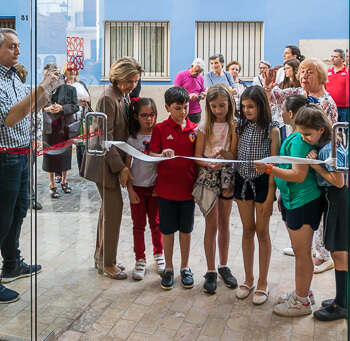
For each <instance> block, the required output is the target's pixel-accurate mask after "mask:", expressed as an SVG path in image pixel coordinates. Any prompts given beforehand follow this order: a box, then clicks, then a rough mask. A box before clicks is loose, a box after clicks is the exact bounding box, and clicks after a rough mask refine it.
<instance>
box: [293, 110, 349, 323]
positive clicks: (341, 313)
mask: <svg viewBox="0 0 350 341" xmlns="http://www.w3.org/2000/svg"><path fill="white" fill-rule="evenodd" d="M295 123H296V125H297V129H298V131H299V132H300V133H301V135H302V136H303V139H304V141H306V142H307V143H308V144H310V145H314V146H317V151H318V152H317V151H316V150H312V151H311V152H310V153H309V154H308V158H310V159H317V157H318V159H320V160H323V161H324V160H326V159H327V158H328V157H329V156H330V154H331V149H332V145H331V142H330V140H331V124H330V122H329V120H328V118H327V116H326V114H325V112H324V111H323V110H322V108H320V107H319V106H316V105H310V106H309V107H306V108H305V109H304V110H303V111H302V113H301V114H300V115H299V113H298V115H297V118H296V120H295ZM346 161H347V160H346V154H345V151H344V149H343V147H342V146H338V148H337V163H338V166H340V167H346V166H347V162H346ZM311 167H312V168H313V169H314V170H315V171H316V172H317V173H316V178H317V182H318V185H319V186H320V188H321V190H322V194H323V199H324V233H323V237H324V242H325V247H326V249H327V250H329V251H330V252H331V256H332V259H333V261H334V266H335V283H336V296H335V299H330V300H325V301H323V302H322V306H323V308H321V309H320V310H317V311H315V312H314V316H315V318H317V319H318V320H320V321H334V320H338V319H345V318H346V316H347V312H346V308H347V297H346V296H347V270H348V249H349V233H348V226H349V225H348V224H349V222H348V219H349V218H348V215H349V211H348V208H347V193H348V190H347V186H346V185H345V184H344V175H343V174H342V173H340V172H335V171H334V170H333V168H332V167H331V166H329V165H327V164H323V165H312V166H311Z"/></svg>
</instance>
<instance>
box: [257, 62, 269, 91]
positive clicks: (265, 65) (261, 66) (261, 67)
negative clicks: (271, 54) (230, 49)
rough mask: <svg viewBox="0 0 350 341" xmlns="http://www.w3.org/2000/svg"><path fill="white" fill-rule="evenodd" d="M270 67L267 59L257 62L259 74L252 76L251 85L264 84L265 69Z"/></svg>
mask: <svg viewBox="0 0 350 341" xmlns="http://www.w3.org/2000/svg"><path fill="white" fill-rule="evenodd" d="M270 67H271V63H270V62H268V61H267V60H261V61H260V62H259V71H260V75H259V76H256V77H254V79H253V85H258V86H261V87H264V86H265V79H264V75H263V74H264V72H265V71H266V70H268V69H269V68H270Z"/></svg>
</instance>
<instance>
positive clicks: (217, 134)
mask: <svg viewBox="0 0 350 341" xmlns="http://www.w3.org/2000/svg"><path fill="white" fill-rule="evenodd" d="M228 127H229V126H228V123H227V122H224V123H217V122H214V125H213V138H212V143H211V145H210V146H208V145H207V144H206V145H205V148H204V152H203V155H204V156H205V157H208V158H211V157H212V153H213V149H214V148H215V147H222V148H223V149H225V150H227V151H229V150H230V146H231V141H230V138H229V136H228V135H229V134H228ZM196 129H198V130H199V131H200V132H201V133H203V134H204V135H205V130H204V129H205V121H202V122H200V123H199V124H198V126H197V128H196Z"/></svg>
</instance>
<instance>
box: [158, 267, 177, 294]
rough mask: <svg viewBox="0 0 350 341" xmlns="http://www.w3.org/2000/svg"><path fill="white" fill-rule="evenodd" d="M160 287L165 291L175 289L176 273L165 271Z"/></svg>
mask: <svg viewBox="0 0 350 341" xmlns="http://www.w3.org/2000/svg"><path fill="white" fill-rule="evenodd" d="M161 277H162V280H161V281H160V286H161V287H162V289H164V290H171V289H172V288H173V287H174V271H173V270H171V271H165V270H164V272H163V273H162V275H161Z"/></svg>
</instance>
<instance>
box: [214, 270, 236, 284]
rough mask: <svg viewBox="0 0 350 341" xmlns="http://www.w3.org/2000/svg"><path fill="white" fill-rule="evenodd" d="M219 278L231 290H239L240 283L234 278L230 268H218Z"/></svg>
mask: <svg viewBox="0 0 350 341" xmlns="http://www.w3.org/2000/svg"><path fill="white" fill-rule="evenodd" d="M218 272H219V277H220V278H221V279H222V280H223V281H224V283H225V285H226V286H227V287H229V288H237V286H238V283H237V280H236V278H235V277H233V275H232V272H231V270H230V268H229V267H227V266H224V267H223V268H218Z"/></svg>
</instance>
